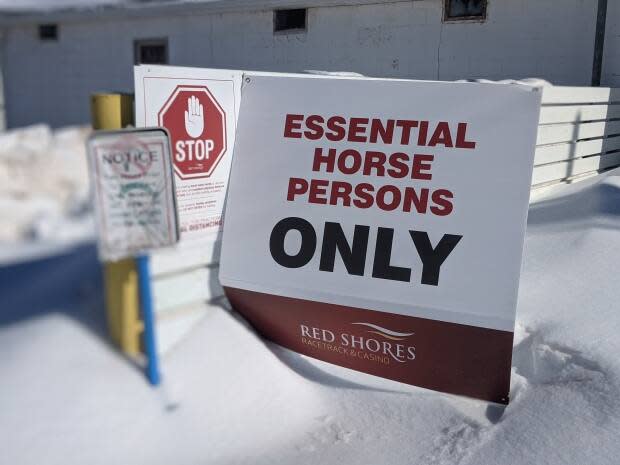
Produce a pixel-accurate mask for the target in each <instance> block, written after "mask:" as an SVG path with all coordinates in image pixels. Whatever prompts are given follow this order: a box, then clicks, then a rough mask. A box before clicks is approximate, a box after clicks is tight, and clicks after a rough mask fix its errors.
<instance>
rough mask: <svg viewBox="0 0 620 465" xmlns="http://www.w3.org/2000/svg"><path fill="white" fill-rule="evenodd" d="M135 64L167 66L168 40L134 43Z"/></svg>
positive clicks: (138, 41) (147, 40)
mask: <svg viewBox="0 0 620 465" xmlns="http://www.w3.org/2000/svg"><path fill="white" fill-rule="evenodd" d="M134 62H135V64H136V65H140V64H144V65H167V64H168V40H167V39H144V40H136V41H135V43H134Z"/></svg>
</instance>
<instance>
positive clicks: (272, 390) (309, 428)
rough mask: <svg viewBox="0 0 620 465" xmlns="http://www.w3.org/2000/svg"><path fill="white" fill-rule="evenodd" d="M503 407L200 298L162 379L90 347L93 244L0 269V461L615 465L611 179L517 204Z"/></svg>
mask: <svg viewBox="0 0 620 465" xmlns="http://www.w3.org/2000/svg"><path fill="white" fill-rule="evenodd" d="M528 223H529V224H528V231H527V238H526V247H525V257H524V266H523V275H522V281H521V287H520V299H519V308H518V327H517V338H516V341H515V349H514V360H513V381H512V393H511V398H512V401H511V403H510V405H509V406H508V407H507V408H505V409H503V408H501V407H497V406H490V405H488V404H485V403H483V402H479V401H474V400H469V399H465V398H459V397H455V396H448V395H443V394H438V393H434V392H431V391H427V390H423V389H418V388H414V387H408V386H404V385H402V384H399V383H396V382H391V381H385V380H380V379H378V378H373V377H370V376H367V375H363V374H357V373H354V372H351V371H348V370H345V369H341V368H338V367H334V366H331V365H328V364H325V363H321V362H317V361H313V360H311V359H308V358H305V357H303V356H299V355H296V354H293V353H291V352H288V351H286V350H284V349H280V348H278V347H276V346H274V345H271V344H268V343H265V342H264V341H262V340H261V339H259V338H258V337H257V336H256V335H255V334H254V333H253V332H252V331H251V330H250V329H249V328H248V327H247V326H246V325H245V324H244V323H243V321H241V320H240V319H239V318H238V317H237V316H236V315H235V314H234V313H231V312H230V311H228V310H227V309H226V303H225V302H221V303H220V304H221V305H220V306H218V305H213V307H212V308H211V310H210V312H209V313H208V316H207V317H206V319H205V320H204V321H203V322H202V323H201V324H200V325H199V326H198V327H196V328H195V330H194V331H193V332H192V333H191V334H190V336H189V337H188V339H187V340H186V341H184V342H183V343H182V344H180V345H178V346H177V347H176V348H175V349H174V350H173V351H171V352H170V353H169V354H168V355H167V356H166V358H165V359H164V360H163V373H164V384H163V386H162V387H161V388H160V389H151V388H149V387H148V385H147V384H146V383H145V380H144V378H143V376H142V374H141V372H140V371H139V370H138V369H137V368H136V367H135V366H134V365H132V364H131V363H128V362H127V361H126V360H124V359H123V358H122V356H120V355H119V354H118V353H117V352H115V351H114V350H113V349H112V348H111V347H110V346H109V345H108V343H107V342H106V340H105V338H104V337H103V336H102V334H103V333H102V331H103V330H102V321H101V320H102V304H101V300H100V293H101V290H100V286H99V284H98V282H99V279H100V276H99V271H98V265H97V260H96V253H95V250H94V247H93V246H92V245H82V246H80V247H78V248H77V249H75V250H71V251H68V252H66V253H65V254H64V255H59V256H55V257H50V258H47V259H44V260H39V261H34V262H29V263H22V264H19V265H14V266H11V267H5V268H2V269H0V354H1V356H0V380H1V381H0V438H2V447H0V463H2V464H5V463H6V464H26V465H27V464H36V465H40V464H42V463H45V464H62V465H67V464H110V463H126V464H150V465H155V464H177V465H188V464H211V463H214V464H253V465H254V464H269V465H272V464H317V463H321V464H373V465H376V464H390V465H398V464H403V465H404V464H407V465H412V464H429V465H430V464H446V465H447V464H451V465H452V464H471V465H487V464H488V465H496V464H537V465H540V464H593V465H603V464H610V465H611V464H618V463H620V458H619V457H620V441H619V440H618V439H619V438H620V379H619V377H620V357H618V354H619V353H620V336H619V334H620V311H619V307H620V304H619V302H620V286H619V285H618V278H617V275H616V273H617V269H618V263H620V234H619V232H620V171H612V172H610V173H607V174H606V175H603V176H598V177H596V178H592V179H590V180H587V181H583V182H581V183H577V184H573V185H569V186H559V187H556V188H554V189H552V190H551V191H550V192H548V193H547V194H545V195H544V196H542V197H541V198H538V199H537V200H536V201H535V202H533V203H532V205H531V208H530V214H529V221H528Z"/></svg>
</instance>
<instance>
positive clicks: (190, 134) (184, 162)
mask: <svg viewBox="0 0 620 465" xmlns="http://www.w3.org/2000/svg"><path fill="white" fill-rule="evenodd" d="M157 117H158V120H159V125H160V126H163V127H165V128H166V129H168V131H169V132H170V142H171V145H172V153H173V160H174V170H175V172H176V173H177V175H178V176H179V177H180V178H181V179H195V178H206V177H208V176H210V175H211V173H213V170H214V169H215V167H216V166H217V164H218V163H219V161H220V159H221V158H222V157H223V156H224V153H225V152H226V114H225V113H224V110H223V109H222V107H221V106H220V104H219V103H217V100H215V98H214V97H213V95H211V92H209V89H207V88H206V87H205V86H177V88H176V89H174V92H172V95H171V96H170V97H169V98H168V100H167V101H166V103H165V104H164V106H163V107H162V109H161V110H160V111H159V113H158V115H157Z"/></svg>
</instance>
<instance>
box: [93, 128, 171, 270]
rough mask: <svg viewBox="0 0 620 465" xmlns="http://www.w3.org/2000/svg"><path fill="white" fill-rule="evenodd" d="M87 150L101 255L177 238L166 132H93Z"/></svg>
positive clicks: (125, 252) (118, 254)
mask: <svg viewBox="0 0 620 465" xmlns="http://www.w3.org/2000/svg"><path fill="white" fill-rule="evenodd" d="M87 148H88V159H89V167H90V172H91V179H92V181H93V185H94V193H95V209H96V212H97V220H98V226H99V228H98V229H99V255H100V256H101V258H102V259H103V260H117V259H120V258H124V257H130V256H134V255H137V254H140V253H144V252H145V251H148V250H150V249H155V248H159V247H165V246H169V245H172V244H174V243H175V242H177V240H178V225H177V217H176V212H175V201H174V185H173V178H172V163H171V161H170V142H169V139H168V135H167V133H166V131H165V130H163V129H145V130H141V131H135V130H134V131H132V130H124V131H113V132H96V133H94V134H93V136H91V137H90V138H89V140H88V142H87Z"/></svg>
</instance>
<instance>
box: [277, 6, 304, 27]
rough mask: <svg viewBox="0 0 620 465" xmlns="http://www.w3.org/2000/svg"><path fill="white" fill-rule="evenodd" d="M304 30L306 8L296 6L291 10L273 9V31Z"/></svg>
mask: <svg viewBox="0 0 620 465" xmlns="http://www.w3.org/2000/svg"><path fill="white" fill-rule="evenodd" d="M305 30H306V9H305V8H297V9H293V10H275V11H274V12H273V31H274V32H287V31H293V32H295V31H305Z"/></svg>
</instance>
